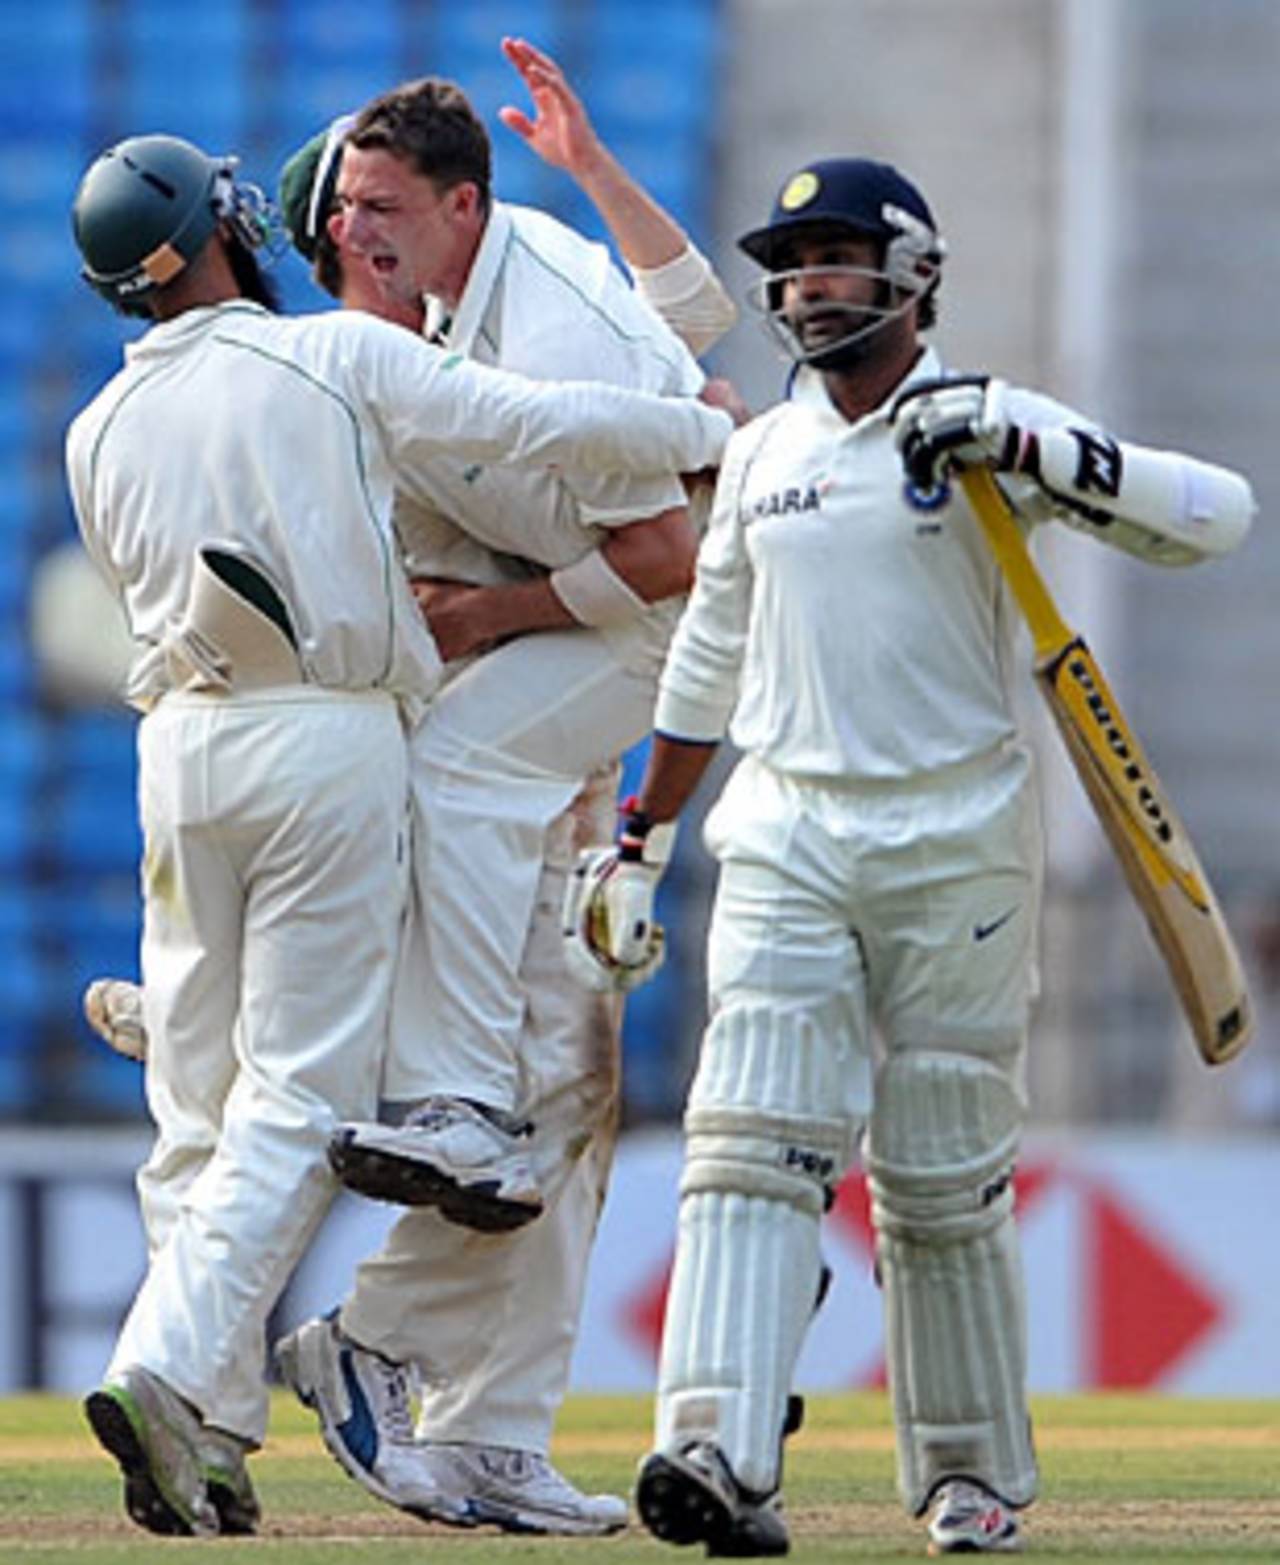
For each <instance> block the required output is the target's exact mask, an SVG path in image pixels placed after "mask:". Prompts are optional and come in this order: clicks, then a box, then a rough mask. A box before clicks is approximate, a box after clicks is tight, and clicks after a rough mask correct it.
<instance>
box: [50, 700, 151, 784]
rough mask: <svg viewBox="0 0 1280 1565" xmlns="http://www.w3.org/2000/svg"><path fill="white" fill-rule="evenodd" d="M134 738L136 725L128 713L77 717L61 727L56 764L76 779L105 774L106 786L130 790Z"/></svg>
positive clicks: (90, 714)
mask: <svg viewBox="0 0 1280 1565" xmlns="http://www.w3.org/2000/svg"><path fill="white" fill-rule="evenodd" d="M137 736H138V729H137V723H136V722H135V721H134V719H133V718H132V717H130V716H129V715H128V714H127V713H120V714H117V713H114V712H83V713H78V714H77V715H76V716H74V717H71V718H69V719H68V720H67V721H66V723H64V724H63V726H62V730H61V733H60V735H59V738H58V752H59V761H60V763H61V766H62V768H63V769H64V771H66V772H68V773H72V774H74V775H75V776H76V777H78V778H82V779H83V778H87V777H97V776H102V775H103V774H106V775H107V777H108V782H109V785H111V786H116V787H119V786H121V785H122V784H123V785H124V786H127V787H129V788H132V786H133V778H134V775H135V772H136V770H137V755H138V752H137Z"/></svg>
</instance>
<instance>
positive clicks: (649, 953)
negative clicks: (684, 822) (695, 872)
mask: <svg viewBox="0 0 1280 1565" xmlns="http://www.w3.org/2000/svg"><path fill="white" fill-rule="evenodd" d="M624 808H627V806H624ZM675 834H676V828H675V823H674V821H673V822H669V823H666V824H664V825H661V826H655V825H652V824H651V823H650V822H649V820H648V819H647V817H645V816H644V815H643V814H641V813H640V811H638V810H636V809H635V808H634V807H632V808H631V809H630V811H629V813H628V814H627V817H626V820H625V822H624V824H623V828H622V831H621V833H620V834H619V837H618V841H617V843H616V844H614V845H613V846H612V847H599V848H584V849H583V850H582V852H581V853H580V854H579V855H578V862H577V865H576V866H575V867H574V870H573V873H572V874H571V875H570V877H569V884H568V886H567V887H566V888H565V898H564V922H563V930H562V932H563V936H564V957H565V965H566V966H567V967H568V969H569V971H570V972H571V973H572V974H573V976H574V977H575V978H576V979H577V980H578V982H579V983H581V984H582V985H584V987H586V988H587V989H592V990H594V991H596V992H597V993H608V992H613V993H623V994H625V993H626V992H627V991H628V990H631V989H635V988H637V987H638V986H639V985H640V984H642V983H645V982H646V981H647V980H648V979H650V978H652V977H653V975H654V974H655V973H656V972H657V971H658V969H659V968H660V967H661V966H662V963H663V961H664V959H665V957H666V932H665V931H664V929H663V927H662V925H661V924H659V923H658V922H657V921H656V920H655V918H654V916H653V903H654V897H655V896H656V894H657V890H658V882H659V880H661V878H662V872H663V871H664V870H665V869H666V867H667V863H668V861H669V859H670V857H671V849H672V845H673V843H674V842H675Z"/></svg>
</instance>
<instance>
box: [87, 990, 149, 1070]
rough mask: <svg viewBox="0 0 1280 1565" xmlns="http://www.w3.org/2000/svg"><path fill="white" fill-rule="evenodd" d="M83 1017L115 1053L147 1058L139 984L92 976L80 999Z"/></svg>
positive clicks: (131, 1057) (145, 1029) (134, 1057)
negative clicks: (92, 978)
mask: <svg viewBox="0 0 1280 1565" xmlns="http://www.w3.org/2000/svg"><path fill="white" fill-rule="evenodd" d="M80 1003H81V1005H82V1006H83V1007H84V1019H85V1021H87V1022H88V1023H89V1025H90V1027H92V1028H93V1030H94V1032H96V1033H97V1035H98V1037H99V1038H101V1039H102V1041H103V1042H104V1043H106V1044H109V1045H110V1046H111V1047H112V1048H113V1049H114V1050H115V1051H116V1053H117V1054H123V1055H124V1057H125V1058H126V1059H127V1060H145V1059H146V1057H147V1024H146V1022H145V1021H144V1020H143V1017H142V986H141V984H133V983H130V982H129V980H128V979H127V978H95V979H94V980H93V982H92V983H91V984H89V986H88V987H87V988H86V989H85V992H84V995H83V997H82V999H81V1002H80Z"/></svg>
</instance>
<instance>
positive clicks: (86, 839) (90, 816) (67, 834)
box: [49, 777, 142, 875]
mask: <svg viewBox="0 0 1280 1565" xmlns="http://www.w3.org/2000/svg"><path fill="white" fill-rule="evenodd" d="M49 850H50V856H51V857H52V860H53V862H54V863H55V864H56V865H57V866H58V867H59V868H60V869H61V870H63V871H64V872H74V873H76V874H84V875H89V874H93V873H106V874H118V875H129V874H136V873H137V870H138V866H139V864H140V862H141V859H142V833H141V830H140V829H139V826H138V818H137V805H136V802H135V798H134V793H133V790H132V787H131V786H129V785H128V780H127V779H119V780H112V781H109V782H108V781H107V780H106V778H105V777H92V778H85V779H76V778H73V779H70V780H69V781H68V782H66V783H65V784H64V786H63V788H62V789H61V790H60V792H59V793H58V795H57V796H56V797H55V798H54V799H53V801H52V803H51V806H50V813H49Z"/></svg>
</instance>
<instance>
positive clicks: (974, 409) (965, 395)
mask: <svg viewBox="0 0 1280 1565" xmlns="http://www.w3.org/2000/svg"><path fill="white" fill-rule="evenodd" d="M1007 391H1008V388H1007V387H1006V385H1005V383H1004V381H1002V380H993V379H992V378H990V377H989V376H987V375H961V376H954V377H951V378H948V379H941V380H926V381H920V382H918V383H917V384H916V385H914V386H912V387H910V389H909V390H907V391H905V392H904V393H903V394H902V396H900V397H899V398H898V400H897V402H896V403H895V404H894V408H893V413H892V415H891V418H892V423H893V442H894V444H895V445H896V446H897V448H898V453H899V455H900V456H901V457H902V465H903V467H904V468H905V469H906V475H907V497H908V499H912V500H914V501H916V502H917V503H919V502H921V501H923V502H925V503H927V502H928V501H929V500H930V499H933V498H936V497H939V496H944V495H945V491H946V480H947V471H948V469H949V468H950V467H952V466H953V465H959V466H961V467H974V466H977V465H979V464H984V463H985V464H986V465H988V466H991V467H994V468H995V469H996V471H997V472H1001V473H1018V472H1027V471H1029V470H1030V469H1031V467H1032V464H1033V462H1034V459H1035V436H1034V435H1031V434H1028V433H1027V432H1026V431H1025V430H1023V429H1021V428H1020V427H1019V426H1018V425H1017V424H1015V423H1014V422H1013V420H1012V419H1011V418H1010V416H1009V412H1008V405H1007V403H1008V398H1007Z"/></svg>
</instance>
